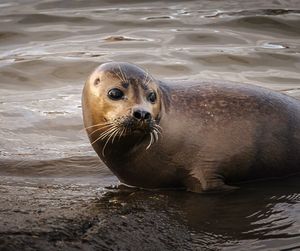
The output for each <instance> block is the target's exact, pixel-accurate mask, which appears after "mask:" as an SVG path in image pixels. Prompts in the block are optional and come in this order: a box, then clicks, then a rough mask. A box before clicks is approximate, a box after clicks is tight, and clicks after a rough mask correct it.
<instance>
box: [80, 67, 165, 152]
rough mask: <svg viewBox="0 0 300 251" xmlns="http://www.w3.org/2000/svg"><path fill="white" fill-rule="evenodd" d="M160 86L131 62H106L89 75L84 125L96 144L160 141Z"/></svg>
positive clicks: (84, 94)
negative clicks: (118, 141) (132, 140)
mask: <svg viewBox="0 0 300 251" xmlns="http://www.w3.org/2000/svg"><path fill="white" fill-rule="evenodd" d="M160 96H161V95H160V90H159V87H158V84H157V83H156V82H155V80H154V79H153V78H152V77H151V76H150V75H149V74H148V73H147V72H146V71H144V70H143V69H141V68H139V67H137V66H135V65H132V64H129V63H115V62H114V63H105V64H102V65H100V66H99V67H98V68H96V69H95V71H94V72H93V73H92V74H91V75H90V76H89V78H88V79H87V81H86V84H85V87H84V90H83V100H82V103H83V114H84V123H85V127H86V129H87V132H88V134H89V138H90V140H91V142H92V144H95V143H97V142H98V143H104V144H102V148H103V151H102V154H103V155H104V150H105V147H106V145H107V144H108V143H113V142H114V140H116V139H118V140H120V139H126V138H127V139H128V138H130V137H131V138H133V136H135V137H146V138H149V144H148V146H147V148H149V147H150V146H151V144H152V143H153V142H154V141H155V140H157V138H158V133H159V132H160V129H159V128H160V127H159V121H160V117H161V105H162V104H161V102H162V101H161V98H160Z"/></svg>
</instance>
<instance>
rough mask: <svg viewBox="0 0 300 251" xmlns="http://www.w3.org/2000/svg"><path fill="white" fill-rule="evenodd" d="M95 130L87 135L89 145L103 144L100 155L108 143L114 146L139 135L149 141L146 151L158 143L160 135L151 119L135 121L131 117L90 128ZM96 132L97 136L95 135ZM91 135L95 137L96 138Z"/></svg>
mask: <svg viewBox="0 0 300 251" xmlns="http://www.w3.org/2000/svg"><path fill="white" fill-rule="evenodd" d="M90 128H95V129H93V131H92V132H91V133H90V134H89V137H90V139H91V138H95V139H94V140H91V141H92V142H91V144H92V145H93V144H96V143H97V142H102V143H103V144H104V146H103V149H102V155H103V156H104V151H105V148H106V146H107V145H108V143H110V144H114V143H117V142H119V141H120V140H121V139H124V138H130V137H132V136H133V135H137V136H138V135H140V136H141V137H145V138H148V139H149V144H148V145H147V147H146V149H149V148H150V146H151V145H152V144H154V143H155V142H157V141H158V137H159V134H161V133H162V130H161V127H160V126H159V125H158V123H157V122H156V121H155V120H153V119H147V120H137V119H135V118H134V117H132V116H126V117H120V118H118V119H114V120H112V121H106V122H104V123H102V124H98V125H93V126H90ZM96 132H97V134H96ZM93 134H95V135H97V136H96V137H95V136H93V137H91V136H92V135H93Z"/></svg>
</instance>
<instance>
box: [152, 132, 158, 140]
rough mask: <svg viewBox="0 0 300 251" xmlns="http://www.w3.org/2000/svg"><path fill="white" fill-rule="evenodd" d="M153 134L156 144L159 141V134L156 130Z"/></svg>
mask: <svg viewBox="0 0 300 251" xmlns="http://www.w3.org/2000/svg"><path fill="white" fill-rule="evenodd" d="M153 134H154V139H155V141H154V143H156V142H157V141H158V133H157V131H156V130H155V129H154V131H153Z"/></svg>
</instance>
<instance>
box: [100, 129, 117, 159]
mask: <svg viewBox="0 0 300 251" xmlns="http://www.w3.org/2000/svg"><path fill="white" fill-rule="evenodd" d="M115 130H117V128H115ZM113 135H114V134H113V133H112V134H111V135H110V136H109V137H108V139H107V140H106V142H105V145H104V147H103V149H102V155H103V156H105V148H106V146H107V144H108V142H109V140H110V139H111V138H112V136H113Z"/></svg>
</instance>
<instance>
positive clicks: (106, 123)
mask: <svg viewBox="0 0 300 251" xmlns="http://www.w3.org/2000/svg"><path fill="white" fill-rule="evenodd" d="M108 124H112V123H111V122H105V123H99V124H96V125H92V126H87V127H84V129H89V128H93V127H96V126H101V125H108Z"/></svg>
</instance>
